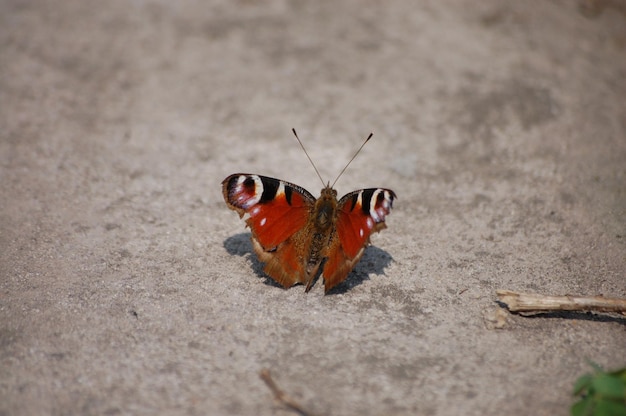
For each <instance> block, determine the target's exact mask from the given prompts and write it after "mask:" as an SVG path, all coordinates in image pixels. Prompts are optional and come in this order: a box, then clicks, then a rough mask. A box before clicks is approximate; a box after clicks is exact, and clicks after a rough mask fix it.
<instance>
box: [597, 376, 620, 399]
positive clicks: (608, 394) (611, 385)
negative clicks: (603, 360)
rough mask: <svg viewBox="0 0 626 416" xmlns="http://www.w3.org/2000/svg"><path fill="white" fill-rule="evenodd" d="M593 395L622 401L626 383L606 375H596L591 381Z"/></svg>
mask: <svg viewBox="0 0 626 416" xmlns="http://www.w3.org/2000/svg"><path fill="white" fill-rule="evenodd" d="M591 385H592V387H593V389H594V390H595V394H596V395H598V396H600V397H604V398H610V399H617V400H619V399H622V400H624V398H625V397H626V383H624V381H622V380H621V379H619V378H617V377H612V376H610V375H608V374H604V373H603V374H598V375H597V376H596V377H594V378H593V380H591Z"/></svg>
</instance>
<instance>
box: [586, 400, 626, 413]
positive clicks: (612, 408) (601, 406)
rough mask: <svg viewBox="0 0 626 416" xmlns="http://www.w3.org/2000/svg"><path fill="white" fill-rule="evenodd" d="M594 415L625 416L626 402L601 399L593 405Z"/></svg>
mask: <svg viewBox="0 0 626 416" xmlns="http://www.w3.org/2000/svg"><path fill="white" fill-rule="evenodd" d="M593 415H594V416H626V403H624V402H622V403H618V402H613V401H608V400H602V401H600V402H598V403H597V404H596V406H595V409H594V412H593Z"/></svg>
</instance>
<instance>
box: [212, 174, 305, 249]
mask: <svg viewBox="0 0 626 416" xmlns="http://www.w3.org/2000/svg"><path fill="white" fill-rule="evenodd" d="M222 191H223V194H224V200H225V201H226V204H227V205H228V206H229V207H230V208H231V209H233V210H235V211H237V212H238V213H239V216H240V217H243V216H244V215H245V214H248V215H249V217H248V218H247V219H246V224H247V225H248V226H249V227H250V229H251V230H252V236H253V237H254V238H255V239H256V240H257V241H258V242H259V243H260V245H261V246H262V248H263V249H264V250H271V249H273V248H275V247H277V246H278V245H279V244H280V243H283V242H284V241H286V240H287V239H288V238H289V237H290V236H292V235H293V234H295V233H296V232H297V231H298V230H300V229H301V228H302V227H304V225H305V224H306V222H307V219H308V216H309V212H310V210H311V207H312V206H313V204H314V203H315V198H313V196H312V195H311V194H310V193H309V192H308V191H306V190H305V189H303V188H301V187H299V186H297V185H294V184H291V183H289V182H285V181H281V180H279V179H274V178H269V177H267V176H261V175H252V174H247V173H236V174H234V175H231V176H229V177H228V178H226V179H224V181H223V182H222Z"/></svg>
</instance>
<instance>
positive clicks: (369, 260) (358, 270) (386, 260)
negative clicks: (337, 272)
mask: <svg viewBox="0 0 626 416" xmlns="http://www.w3.org/2000/svg"><path fill="white" fill-rule="evenodd" d="M392 261H393V257H391V255H390V254H389V253H387V252H386V251H385V250H383V249H380V248H378V247H376V246H368V247H367V248H366V249H365V253H363V257H361V260H360V261H359V262H358V263H357V265H356V266H355V267H354V269H352V271H351V272H350V273H349V274H348V277H347V278H346V280H344V281H343V282H341V283H340V284H338V285H337V286H335V287H334V288H332V289H331V290H330V291H329V292H328V293H326V294H327V295H340V294H344V293H346V292H348V291H350V290H351V289H352V288H353V287H356V286H358V285H360V284H362V283H363V282H365V281H367V280H370V277H369V276H370V274H375V275H377V276H381V275H382V276H385V269H386V268H387V266H389V264H391V262H392Z"/></svg>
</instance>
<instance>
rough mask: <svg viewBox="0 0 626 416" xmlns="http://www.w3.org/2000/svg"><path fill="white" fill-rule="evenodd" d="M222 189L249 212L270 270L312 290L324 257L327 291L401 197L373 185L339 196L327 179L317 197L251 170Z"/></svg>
mask: <svg viewBox="0 0 626 416" xmlns="http://www.w3.org/2000/svg"><path fill="white" fill-rule="evenodd" d="M222 191H223V194H224V200H225V201H226V204H227V205H228V207H229V208H231V209H233V210H235V211H236V212H238V213H239V216H240V217H242V218H243V216H244V215H246V214H247V215H248V217H247V218H246V224H247V226H249V227H250V229H251V231H252V245H253V248H254V251H255V252H256V254H257V256H258V257H259V260H260V261H262V262H263V263H265V268H264V271H265V273H267V274H268V275H269V276H270V277H272V278H273V279H274V280H275V281H277V282H278V283H279V284H281V285H282V286H283V287H285V288H288V287H291V286H293V285H294V284H296V283H303V284H305V285H306V291H307V292H308V291H309V290H310V289H311V286H312V285H313V282H314V280H315V277H316V275H317V273H318V271H319V268H320V266H321V264H322V262H323V260H324V259H326V262H325V263H324V268H323V272H322V276H323V278H324V287H325V291H326V292H328V291H329V290H330V289H332V288H333V287H334V286H336V285H337V284H339V283H341V282H342V281H343V280H345V278H346V277H347V275H348V273H350V271H351V270H352V269H353V268H354V266H355V265H356V263H357V262H358V261H359V260H360V258H361V256H362V255H363V252H364V250H365V247H366V246H367V244H368V243H369V237H370V235H371V234H372V233H374V232H378V231H380V230H382V229H384V228H385V217H386V215H388V214H389V212H390V210H391V207H392V204H393V200H394V198H395V197H396V196H395V194H394V192H393V191H391V190H389V189H382V188H370V189H361V190H358V191H354V192H351V193H349V194H347V195H345V196H343V197H342V198H341V199H339V200H337V191H335V190H334V189H333V188H331V186H330V185H327V186H325V187H324V188H323V189H322V191H321V195H320V197H319V198H317V199H316V198H314V197H313V195H311V193H309V192H308V191H307V190H305V189H304V188H301V187H299V186H297V185H294V184H291V183H289V182H285V181H281V180H279V179H274V178H270V177H267V176H261V175H254V174H246V173H236V174H234V175H231V176H229V177H227V178H226V179H224V181H223V182H222Z"/></svg>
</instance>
